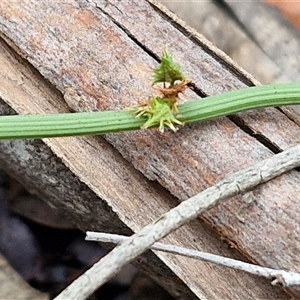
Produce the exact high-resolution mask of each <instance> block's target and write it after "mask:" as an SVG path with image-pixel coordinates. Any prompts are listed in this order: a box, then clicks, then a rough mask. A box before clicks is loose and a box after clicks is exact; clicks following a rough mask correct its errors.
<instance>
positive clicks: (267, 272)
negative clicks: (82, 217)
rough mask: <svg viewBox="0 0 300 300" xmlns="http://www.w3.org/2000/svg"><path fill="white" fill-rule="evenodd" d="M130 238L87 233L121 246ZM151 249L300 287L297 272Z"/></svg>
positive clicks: (89, 238) (90, 237)
mask: <svg viewBox="0 0 300 300" xmlns="http://www.w3.org/2000/svg"><path fill="white" fill-rule="evenodd" d="M128 238H129V237H128V236H123V235H118V234H110V233H102V232H93V231H87V232H86V238H85V239H86V240H87V241H98V242H104V243H112V244H121V243H123V242H124V241H126V240H128ZM150 249H152V250H159V251H164V252H168V253H173V254H179V255H183V256H187V257H191V258H196V259H201V260H205V261H208V262H211V263H214V264H217V265H222V266H225V267H230V268H233V269H236V270H241V271H245V272H247V273H250V274H253V275H258V276H262V277H265V278H267V279H272V284H273V285H275V284H281V285H282V286H284V287H287V286H291V285H300V274H299V273H295V272H287V271H284V270H275V269H271V268H265V267H261V266H257V265H254V264H249V263H245V262H242V261H240V260H236V259H232V258H227V257H224V256H220V255H216V254H211V253H206V252H201V251H198V250H194V249H188V248H184V247H179V246H175V245H166V244H162V243H154V244H153V245H152V246H151V247H150Z"/></svg>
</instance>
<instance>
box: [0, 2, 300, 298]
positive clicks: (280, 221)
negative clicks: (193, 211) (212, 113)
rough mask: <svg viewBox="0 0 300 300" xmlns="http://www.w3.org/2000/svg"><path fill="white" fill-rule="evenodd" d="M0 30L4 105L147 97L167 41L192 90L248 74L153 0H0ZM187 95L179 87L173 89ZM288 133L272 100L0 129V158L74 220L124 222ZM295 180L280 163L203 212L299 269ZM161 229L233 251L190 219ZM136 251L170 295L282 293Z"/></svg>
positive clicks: (281, 263) (264, 259)
mask: <svg viewBox="0 0 300 300" xmlns="http://www.w3.org/2000/svg"><path fill="white" fill-rule="evenodd" d="M0 32H1V37H2V38H3V39H4V40H5V41H6V42H7V43H8V44H9V46H10V47H11V48H12V49H9V48H8V47H7V46H5V45H4V43H3V42H2V43H1V50H0V64H1V67H2V68H0V78H1V86H0V97H1V98H2V99H3V101H2V105H1V107H2V108H1V110H2V111H1V113H2V114H4V113H6V112H7V111H8V107H7V105H9V106H10V107H12V108H13V109H14V110H15V111H16V112H17V113H20V114H33V113H54V112H65V111H68V110H72V111H94V110H107V109H121V108H124V107H128V106H131V105H135V104H136V103H139V102H144V101H145V100H147V98H148V96H149V95H151V94H152V93H153V91H152V90H151V87H150V79H149V77H150V76H151V71H149V69H150V68H153V67H155V66H156V65H157V57H158V56H159V55H160V54H161V52H162V50H163V48H164V47H165V45H168V47H169V49H170V50H171V51H172V53H173V54H174V57H175V58H176V60H178V61H179V62H180V63H181V64H182V66H183V70H184V72H185V73H186V74H187V76H188V77H189V78H190V79H192V80H193V82H195V85H196V88H197V89H196V91H201V94H202V95H212V94H217V93H220V92H223V91H227V90H232V89H238V88H243V87H246V86H248V85H253V84H255V83H257V82H256V81H255V80H254V79H253V78H252V77H251V76H250V75H248V74H247V73H246V72H244V71H243V70H241V69H240V68H239V67H238V66H237V65H236V64H235V63H234V62H232V61H231V60H230V59H229V58H227V57H226V55H224V54H223V53H222V52H221V51H219V50H218V49H216V48H215V47H213V46H212V45H211V44H210V43H209V42H208V41H206V40H205V39H204V38H202V37H201V36H199V35H198V34H197V33H196V32H193V31H190V29H188V28H187V27H184V26H183V23H182V22H180V21H179V20H176V19H174V18H172V14H168V12H166V11H162V10H161V9H160V8H159V6H157V5H155V4H153V3H151V2H150V1H137V0H136V1H135V0H134V1H130V2H129V1H113V0H111V1H83V0H82V1H72V0H68V1H64V2H55V3H54V2H51V1H42V0H41V1H35V2H31V1H23V2H11V1H9V0H4V1H1V3H0ZM14 51H16V52H17V53H18V54H19V55H20V56H22V57H23V58H25V59H26V60H27V61H28V62H29V63H30V64H31V65H32V66H33V67H34V68H35V69H33V68H32V67H31V66H29V64H28V63H27V62H26V61H24V60H22V59H20V58H19V57H18V55H17V54H15V53H14ZM36 70H37V71H38V72H39V73H40V74H41V75H42V76H43V77H44V78H42V76H40V75H39V74H37V72H36ZM49 82H50V84H49ZM56 89H57V90H56ZM59 92H60V93H61V94H62V95H63V97H62V95H61V94H60V93H59ZM196 97H199V96H198V95H196V94H195V93H194V92H192V91H189V92H188V93H186V96H185V97H184V101H186V100H187V99H193V98H196ZM298 133H299V126H298V125H297V124H295V123H294V122H292V121H291V120H290V119H289V118H287V117H286V116H285V115H284V114H283V113H282V112H281V111H279V110H277V109H275V108H269V109H264V110H260V111H256V112H249V113H243V114H239V115H238V116H235V117H234V118H221V119H219V120H216V121H211V122H205V123H203V124H197V125H192V126H186V127H184V128H183V129H181V130H180V131H179V132H177V133H176V134H174V133H171V132H166V133H164V134H161V133H159V132H158V131H156V130H148V131H140V132H130V133H124V134H112V135H107V136H105V137H81V138H57V139H44V140H43V141H13V142H12V141H8V142H1V143H0V147H1V153H0V159H1V161H2V164H3V166H5V167H6V168H8V170H9V171H10V173H11V174H14V176H15V177H16V178H18V179H19V180H20V181H22V182H23V184H25V185H26V186H28V187H29V188H31V189H32V190H34V191H35V192H36V193H37V194H39V195H40V196H42V198H43V199H46V200H47V202H49V203H50V204H51V205H53V206H55V207H57V208H58V209H59V210H61V211H62V212H64V213H65V214H66V215H67V216H69V217H70V218H71V219H72V220H73V222H74V223H75V224H76V225H77V226H78V227H79V228H81V229H83V230H87V229H89V230H107V231H110V232H112V231H113V232H117V233H123V234H124V233H127V234H129V233H130V232H132V231H136V230H138V229H140V228H141V227H142V226H144V225H146V224H147V223H149V222H151V221H152V220H153V219H155V218H156V217H158V216H159V215H160V214H161V213H163V212H165V211H167V210H168V209H170V208H171V207H173V206H175V205H176V204H177V203H178V199H179V200H180V201H183V200H185V199H187V198H188V197H190V196H193V195H194V194H196V193H198V192H200V191H201V190H203V189H205V188H206V187H209V186H210V185H212V184H214V183H216V182H217V181H218V180H220V179H221V178H223V177H224V176H225V175H226V174H228V173H232V172H234V171H237V170H239V169H241V168H244V167H246V166H250V165H251V164H253V163H255V162H257V161H259V160H262V159H264V158H266V157H269V156H270V155H272V151H271V150H274V151H279V150H280V149H286V148H288V147H290V146H292V145H295V144H297V143H299V140H300V138H299V134H298ZM270 149H271V150H270ZM120 154H121V155H120ZM156 181H157V182H158V183H157V182H156ZM299 182H300V176H299V174H298V173H297V172H290V173H288V174H285V175H283V176H281V177H280V178H277V179H274V180H272V181H271V182H269V183H268V184H265V185H263V186H262V187H259V188H257V189H255V190H253V191H252V192H249V193H247V194H245V195H242V196H239V197H235V198H234V199H231V200H230V201H228V202H227V203H226V204H224V205H222V206H219V207H217V208H215V209H213V210H211V211H209V212H207V213H206V214H205V215H204V217H203V219H202V220H204V221H206V222H207V223H209V225H210V226H212V227H214V228H215V230H216V231H217V232H219V233H220V234H221V236H223V238H225V239H227V240H228V241H230V243H231V244H232V245H234V247H236V248H237V249H238V250H239V251H240V252H242V253H243V254H244V255H245V256H246V257H247V258H249V259H250V260H252V261H255V262H258V263H260V264H262V265H266V266H269V267H274V268H284V269H291V270H293V271H299V266H297V261H298V252H299V248H300V244H299V229H298V226H297V224H298V217H297V215H298V212H299V210H300V208H299V204H298V202H299V201H297V196H298V195H299V190H300V185H299ZM169 192H170V193H171V194H172V195H173V196H172V195H171V194H170V193H169ZM165 240H166V241H167V242H168V243H174V244H179V245H183V246H186V247H191V248H197V249H201V250H204V251H209V252H213V253H220V254H223V255H226V256H237V255H238V254H236V253H234V252H233V251H232V249H231V250H229V249H227V247H226V245H225V244H224V243H222V242H221V241H220V240H218V237H217V236H216V235H215V234H214V233H213V232H212V230H211V229H209V227H208V226H206V225H205V224H203V222H202V221H201V220H197V221H194V222H192V223H191V224H189V226H184V227H183V228H181V229H180V230H178V231H176V232H174V233H173V234H172V235H170V236H168V237H167V238H166V239H165ZM139 262H140V263H141V264H142V265H143V267H144V268H146V269H147V271H148V272H149V273H150V274H151V275H152V276H153V277H154V278H155V279H156V280H157V281H158V282H159V283H160V284H161V285H162V286H164V287H165V288H166V289H167V290H168V291H169V292H171V293H172V294H173V295H174V296H176V297H178V298H181V299H193V298H196V297H198V298H201V299H202V298H203V299H205V298H209V299H226V298H227V299H249V298H251V299H258V298H265V299H275V298H276V297H277V298H278V299H279V298H280V299H288V296H287V295H285V294H284V293H283V292H281V291H280V290H279V288H277V287H271V286H269V285H268V282H266V281H262V280H261V279H259V278H255V277H253V276H248V275H245V274H241V273H239V272H236V271H232V270H226V273H225V270H224V269H223V268H220V267H216V266H212V265H209V264H207V263H204V262H191V261H190V260H188V259H185V258H179V257H174V256H172V255H169V254H163V253H155V254H153V253H152V252H149V253H147V254H145V255H144V256H142V257H141V259H140V260H139ZM162 276H163V280H162V279H161V277H162ZM249 286H251V287H252V288H251V289H250V288H249ZM253 287H255V288H253Z"/></svg>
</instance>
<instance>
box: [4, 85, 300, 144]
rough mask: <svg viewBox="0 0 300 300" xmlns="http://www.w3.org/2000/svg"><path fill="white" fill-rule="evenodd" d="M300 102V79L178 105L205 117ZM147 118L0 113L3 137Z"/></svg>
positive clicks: (125, 126) (193, 118)
mask: <svg viewBox="0 0 300 300" xmlns="http://www.w3.org/2000/svg"><path fill="white" fill-rule="evenodd" d="M296 104H300V83H290V84H276V85H265V86H259V87H250V88H246V89H242V90H238V91H231V92H226V93H223V94H220V95H216V96H211V97H207V98H204V99H199V100H196V101H191V102H188V103H185V104H182V105H179V106H178V110H179V112H180V114H179V115H177V118H178V119H179V120H182V121H184V122H185V123H193V122H199V121H206V120H211V119H215V118H218V117H222V116H227V115H232V114H235V113H238V112H242V111H246V110H251V109H258V108H263V107H270V106H283V105H296ZM146 120H147V119H146V118H140V119H137V118H135V117H134V116H133V115H132V113H131V112H130V111H128V110H122V111H105V112H90V113H64V114H48V115H26V116H24V115H14V116H1V117H0V139H21V138H22V139H24V138H45V137H61V136H78V135H97V134H106V133H112V132H122V131H129V130H138V129H140V127H141V126H142V125H143V124H144V123H145V122H146Z"/></svg>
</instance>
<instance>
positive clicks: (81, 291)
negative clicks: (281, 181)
mask: <svg viewBox="0 0 300 300" xmlns="http://www.w3.org/2000/svg"><path fill="white" fill-rule="evenodd" d="M298 166H300V145H298V146H295V147H293V148H290V149H288V150H286V151H284V152H282V153H280V154H277V155H274V156H273V157H271V158H268V159H266V160H264V161H261V162H259V163H257V164H255V165H254V166H252V167H250V168H247V169H245V170H242V171H239V172H236V173H235V174H232V175H230V176H228V177H227V178H225V179H224V180H222V181H220V182H219V183H217V184H216V185H214V186H212V187H210V188H208V189H206V190H205V191H203V192H201V193H199V194H198V195H195V196H193V197H191V198H190V199H188V200H186V201H184V202H182V203H180V204H179V205H178V206H177V207H175V208H173V209H171V210H170V211H169V212H167V213H165V214H164V215H162V216H161V217H159V218H158V219H157V220H155V221H154V222H153V223H151V224H149V225H147V226H145V227H144V228H143V229H142V230H140V231H139V232H137V233H136V234H134V235H132V236H131V237H129V238H128V240H126V241H125V242H123V243H122V244H121V245H119V246H117V247H115V248H114V249H113V250H112V251H111V252H110V253H108V254H107V255H106V256H104V257H103V258H102V259H101V260H100V261H99V262H97V263H96V264H95V265H93V266H92V267H91V268H90V269H89V270H87V271H86V272H85V273H84V274H83V275H81V276H80V277H79V278H77V279H76V280H75V281H74V282H73V283H71V284H70V285H69V286H68V287H67V288H66V289H65V290H63V291H62V292H61V293H60V294H59V295H58V296H57V297H56V298H55V299H56V300H62V299H73V300H77V299H78V300H82V299H86V298H87V297H88V296H89V295H91V294H92V293H93V292H94V291H95V290H96V289H97V288H99V287H100V286H101V285H102V284H104V283H105V282H107V281H108V280H109V279H111V278H112V277H113V276H114V275H115V274H117V273H118V272H119V271H120V270H121V269H122V267H124V266H125V265H126V264H128V263H129V262H131V261H132V260H134V259H135V258H136V257H137V256H139V255H140V254H142V253H143V252H144V251H146V250H147V249H149V248H150V247H151V246H152V245H153V244H154V243H155V242H156V241H158V240H160V239H162V238H163V237H165V236H166V235H168V234H169V233H170V232H172V231H174V230H176V229H177V228H179V227H180V226H182V225H183V224H185V223H187V222H189V221H190V220H192V219H194V218H196V217H197V216H198V215H200V214H202V213H203V212H204V211H206V210H207V209H209V208H211V207H212V206H214V205H217V204H219V203H221V202H222V201H224V200H225V199H227V198H229V197H232V196H234V195H237V194H239V193H241V192H245V191H247V190H250V189H251V188H253V187H255V186H257V185H259V184H261V183H264V182H266V181H268V180H270V179H272V178H274V177H276V176H279V175H281V174H283V173H284V172H287V171H289V170H291V169H293V168H296V167H298Z"/></svg>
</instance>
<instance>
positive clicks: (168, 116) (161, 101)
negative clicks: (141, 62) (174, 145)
mask: <svg viewBox="0 0 300 300" xmlns="http://www.w3.org/2000/svg"><path fill="white" fill-rule="evenodd" d="M161 83H162V84H163V87H157V86H156V87H154V88H155V89H156V90H158V91H159V92H160V93H161V94H162V97H151V98H150V100H149V101H148V103H146V104H141V105H139V106H137V107H134V111H133V113H134V114H135V115H136V117H137V118H139V117H147V121H146V122H145V124H144V125H143V126H142V128H149V127H154V126H158V127H159V130H160V131H161V132H163V131H164V128H165V127H169V128H170V129H172V130H173V131H177V128H176V125H183V124H184V123H183V122H181V121H179V120H178V119H177V118H176V115H178V114H179V111H178V107H177V102H178V95H179V93H182V92H184V91H185V90H186V89H187V87H188V84H189V83H190V81H189V80H187V79H186V78H185V76H184V75H183V74H182V73H181V70H180V65H179V64H178V63H176V62H174V61H173V58H172V55H171V54H170V53H169V52H168V51H167V50H165V51H164V52H163V55H162V57H161V63H160V65H159V66H158V67H157V68H156V69H155V70H154V78H153V82H152V85H156V84H161Z"/></svg>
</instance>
